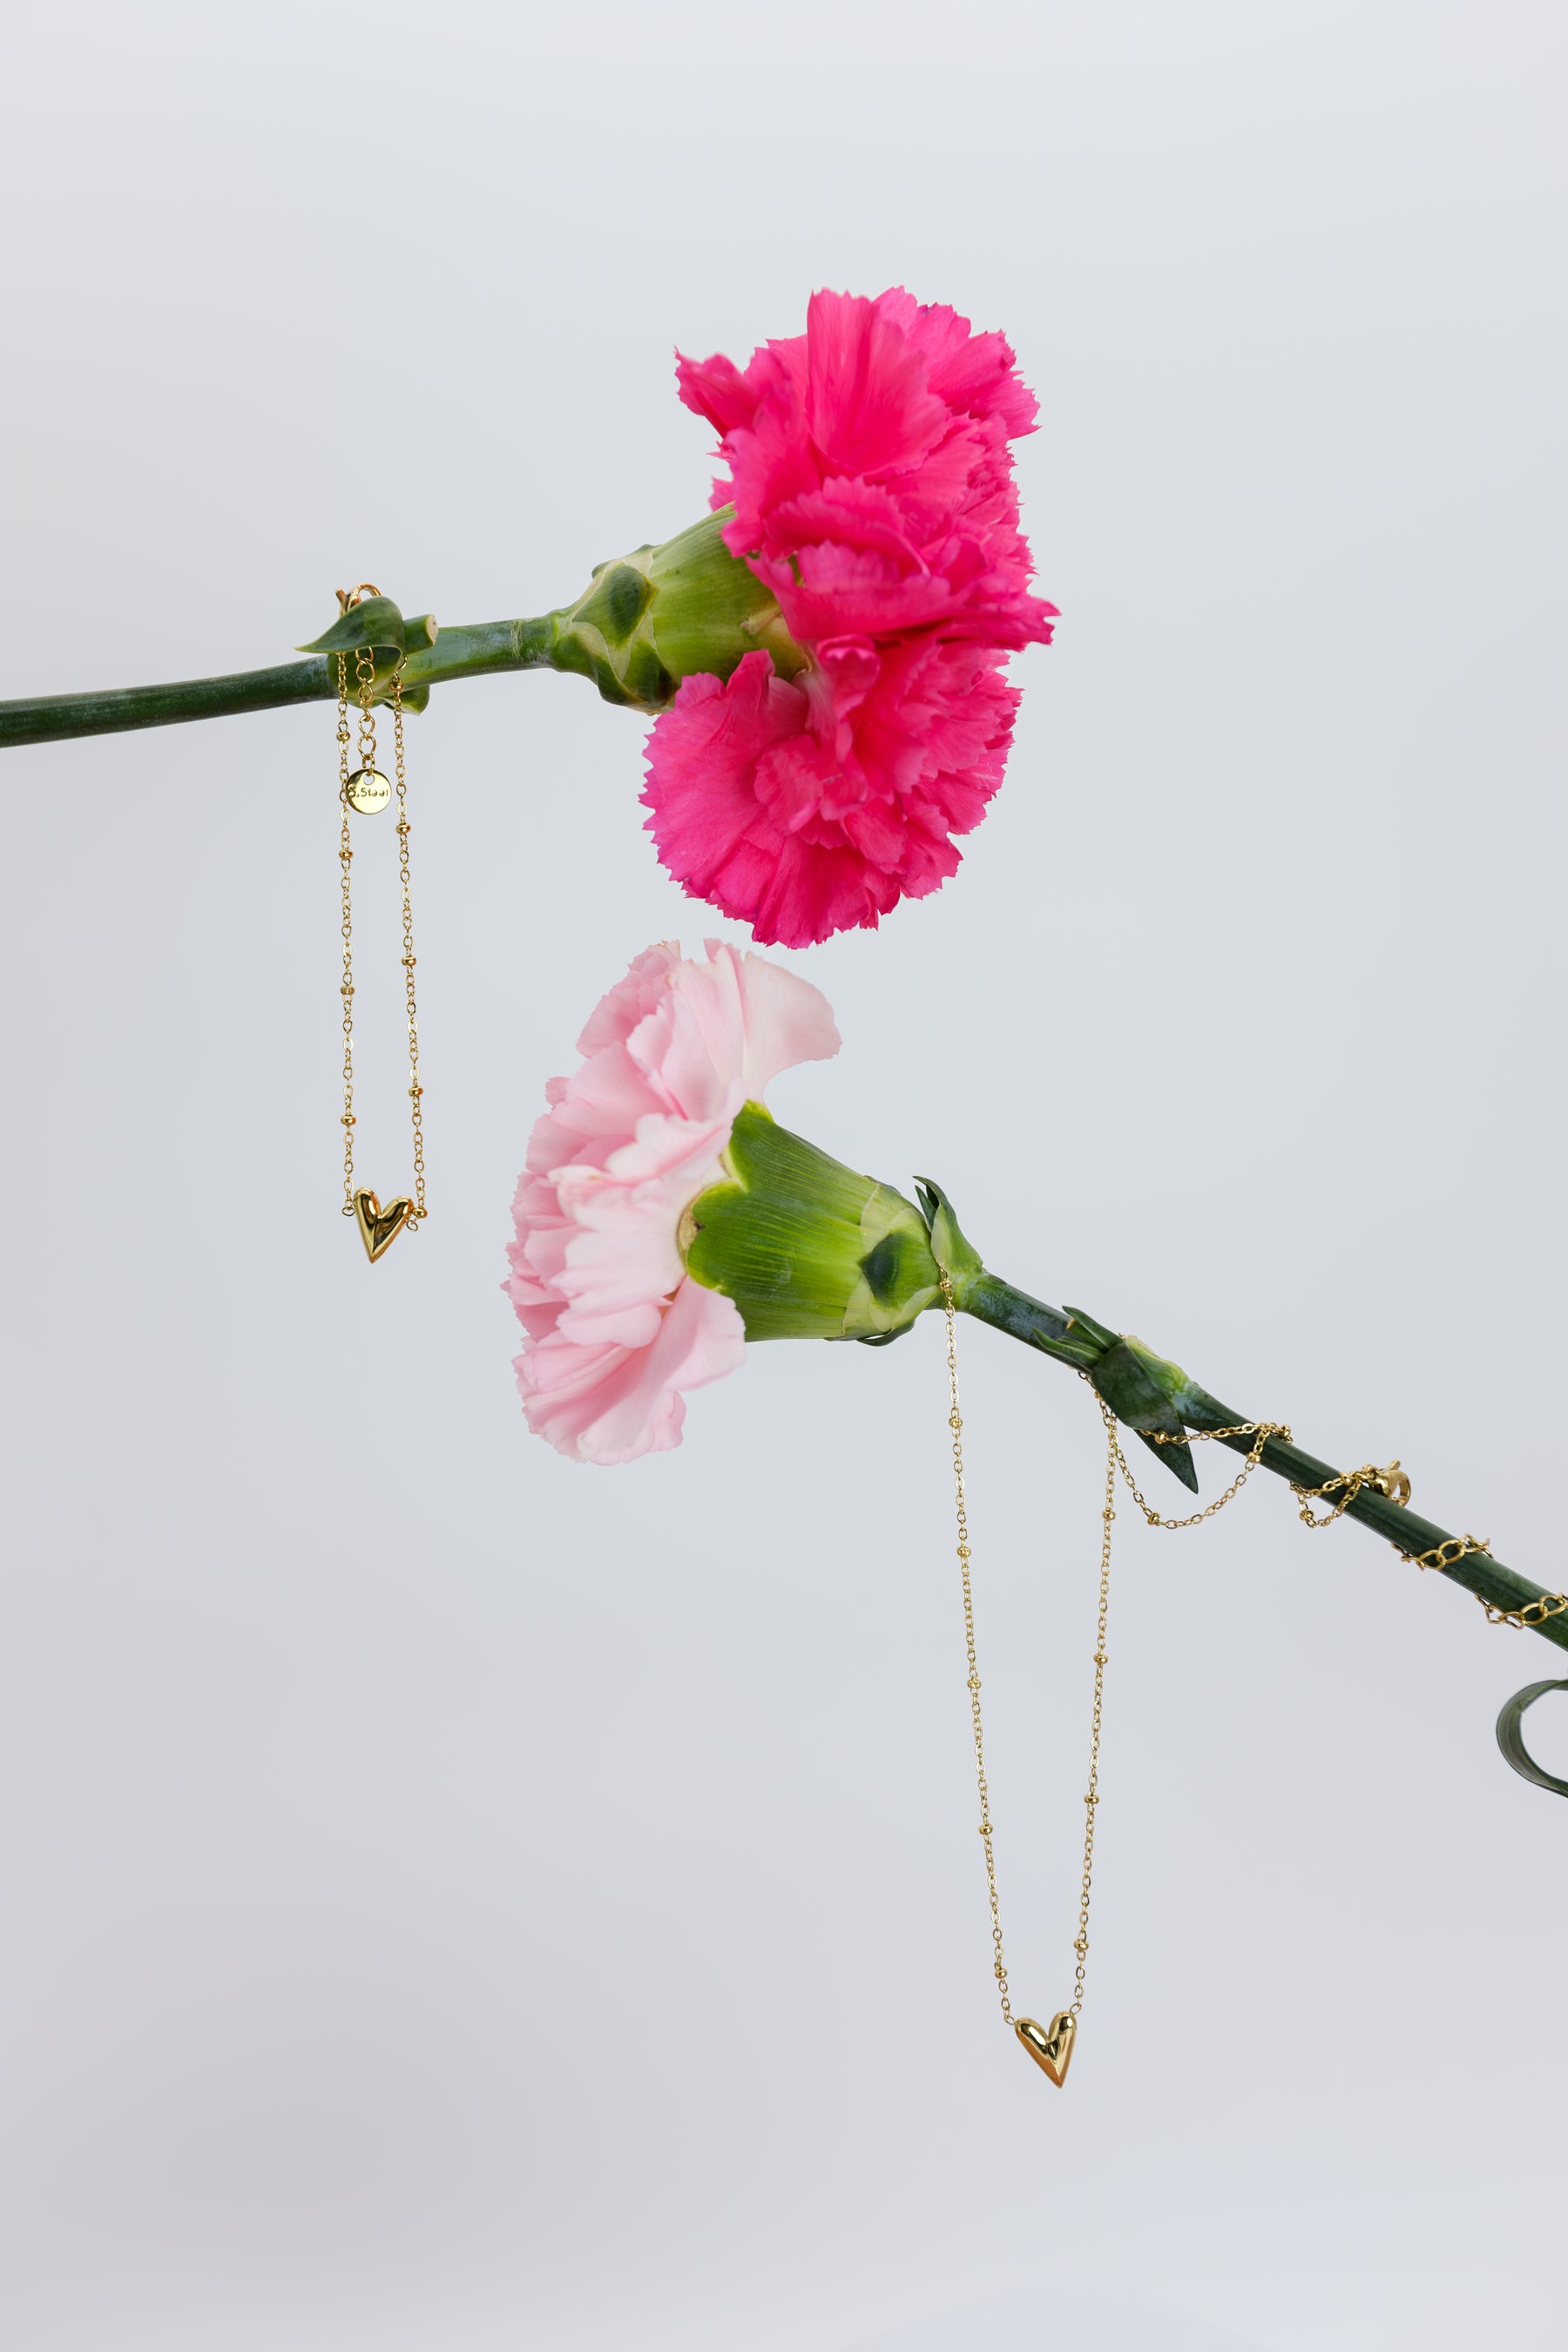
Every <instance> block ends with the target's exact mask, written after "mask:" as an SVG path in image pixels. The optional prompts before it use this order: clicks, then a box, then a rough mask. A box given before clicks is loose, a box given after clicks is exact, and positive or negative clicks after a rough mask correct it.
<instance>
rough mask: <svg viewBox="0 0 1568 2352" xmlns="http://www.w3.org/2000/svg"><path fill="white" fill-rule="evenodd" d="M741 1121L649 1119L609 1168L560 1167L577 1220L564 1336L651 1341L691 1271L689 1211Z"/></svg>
mask: <svg viewBox="0 0 1568 2352" xmlns="http://www.w3.org/2000/svg"><path fill="white" fill-rule="evenodd" d="M742 1099H743V1097H742ZM735 1108H736V1109H737V1110H738V1109H739V1108H740V1103H739V1102H737V1103H736V1105H735ZM732 1124H733V1121H732V1119H731V1118H726V1119H722V1120H718V1121H715V1122H714V1123H713V1124H711V1125H710V1126H699V1125H697V1124H695V1123H694V1122H692V1121H691V1120H689V1119H683V1118H665V1117H655V1118H645V1119H642V1120H640V1121H639V1122H638V1125H637V1135H636V1137H635V1139H633V1140H632V1141H631V1142H630V1143H626V1144H624V1145H623V1146H622V1147H621V1149H620V1150H618V1151H616V1152H614V1153H612V1155H611V1157H610V1160H609V1164H608V1166H607V1167H605V1168H592V1167H589V1168H562V1169H559V1170H558V1171H556V1176H555V1186H556V1194H557V1198H558V1200H559V1202H560V1204H561V1212H562V1214H563V1217H564V1218H565V1220H566V1222H567V1223H568V1225H569V1226H570V1228H571V1229H572V1230H571V1237H570V1239H569V1241H568V1242H567V1244H566V1247H565V1250H564V1252H563V1259H562V1263H561V1265H560V1267H559V1270H558V1271H557V1272H555V1273H554V1275H553V1280H552V1287H553V1288H554V1290H555V1291H556V1293H557V1294H558V1296H559V1297H561V1298H562V1299H563V1300H564V1301H565V1304H564V1306H563V1310H562V1315H561V1321H560V1326H559V1328H560V1330H561V1333H562V1335H563V1338H565V1339H578V1340H582V1341H584V1343H589V1344H591V1343H594V1342H596V1341H599V1340H604V1339H613V1340H614V1341H615V1342H616V1344H617V1345H618V1346H620V1347H624V1348H644V1347H647V1344H648V1342H649V1341H650V1340H651V1339H652V1338H653V1336H654V1334H655V1332H656V1331H657V1330H658V1324H659V1318H660V1317H661V1316H662V1315H663V1313H664V1303H665V1301H666V1300H667V1299H668V1296H669V1294H670V1292H671V1291H672V1290H673V1289H674V1288H675V1286H676V1284H677V1283H678V1282H679V1280H680V1279H681V1276H682V1273H683V1271H684V1269H683V1267H682V1265H681V1259H680V1251H679V1246H678V1244H677V1239H676V1235H677V1232H678V1229H679V1223H680V1213H681V1211H682V1210H683V1209H684V1208H685V1206H686V1204H687V1202H689V1201H692V1200H695V1199H696V1197H697V1195H698V1193H699V1192H703V1191H705V1190H706V1189H707V1187H708V1186H709V1185H710V1184H714V1183H717V1181H719V1178H720V1177H721V1175H722V1173H723V1161H722V1160H721V1157H720V1155H721V1152H722V1150H723V1148H724V1145H725V1144H726V1142H727V1141H728V1140H729V1135H730V1129H731V1125H732Z"/></svg>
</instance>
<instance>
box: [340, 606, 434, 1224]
mask: <svg viewBox="0 0 1568 2352" xmlns="http://www.w3.org/2000/svg"><path fill="white" fill-rule="evenodd" d="M362 588H363V583H362ZM360 593H362V592H361V591H356V592H355V593H354V594H353V596H352V597H345V596H344V595H343V594H342V591H340V592H339V602H340V604H342V607H343V609H344V611H345V612H346V611H351V610H352V609H353V605H354V604H357V603H358V602H359V599H360ZM371 593H375V592H374V590H373V591H372V592H371ZM354 691H355V695H356V698H357V699H358V702H359V744H358V751H359V768H358V770H357V771H356V772H355V774H354V775H353V777H352V778H351V776H350V774H349V746H350V744H351V742H352V741H353V730H351V728H350V725H349V680H348V655H347V653H346V652H344V653H340V654H339V656H338V802H339V805H340V808H341V811H342V816H341V821H340V824H339V828H338V861H339V872H340V874H341V876H342V882H341V886H340V887H341V895H342V919H341V923H340V929H341V933H342V943H343V976H342V983H341V988H340V993H341V995H342V1006H343V1012H342V1032H343V1109H342V1129H343V1207H342V1213H343V1215H344V1216H345V1217H353V1216H357V1215H359V1213H360V1212H359V1209H358V1207H357V1206H356V1195H355V1187H354V1143H353V1134H354V1129H355V1127H356V1125H357V1124H358V1121H357V1120H356V1118H355V1116H354V1049H353V1026H354V1024H353V1001H354V972H353V885H352V881H351V875H352V871H353V855H354V853H353V841H352V839H351V837H350V828H349V818H350V815H351V814H352V813H353V810H354V808H355V806H356V804H357V805H361V806H364V807H368V808H371V809H374V807H375V806H376V805H377V804H378V803H377V801H376V799H375V798H374V796H372V797H371V798H369V799H368V800H367V801H363V802H361V803H356V801H355V799H354V797H353V787H356V786H359V785H360V784H361V782H362V779H365V778H368V779H369V782H370V784H371V785H372V786H374V793H376V794H379V796H380V797H379V805H381V806H383V807H384V805H385V803H386V800H387V798H388V797H389V795H388V793H387V790H386V785H385V781H384V778H383V777H382V776H381V775H380V773H379V772H378V771H377V769H376V765H375V711H374V693H375V656H374V652H373V651H372V649H371V647H370V646H359V647H358V648H357V649H356V651H355V654H354ZM392 727H393V738H394V745H395V753H396V761H395V764H396V771H397V875H398V884H399V887H400V889H401V892H402V898H403V958H402V961H403V992H404V1002H405V1010H406V1015H407V1023H408V1103H409V1113H410V1121H411V1125H412V1128H413V1132H414V1199H413V1202H412V1203H411V1204H410V1203H408V1202H396V1203H395V1204H394V1205H395V1208H396V1210H397V1211H398V1213H399V1214H400V1220H401V1223H406V1224H407V1225H408V1226H409V1227H411V1228H412V1229H413V1230H415V1231H417V1230H418V1227H419V1226H420V1224H421V1223H423V1221H424V1219H425V1218H426V1216H427V1215H428V1213H429V1212H428V1210H427V1209H426V1205H425V1118H424V1102H423V1098H424V1094H425V1088H424V1087H423V1085H422V1084H421V1083H420V1076H419V1021H418V1008H417V1005H416V997H415V985H414V967H415V964H416V961H417V959H416V956H415V953H414V900H413V894H412V889H411V886H410V880H409V871H408V836H409V833H410V831H411V830H412V828H411V826H410V824H409V821H408V774H407V767H406V763H405V755H404V743H403V666H402V663H401V662H399V664H398V666H397V667H396V668H395V670H394V671H393V673H392ZM372 1197H373V1199H374V1196H372ZM378 1254H379V1253H378Z"/></svg>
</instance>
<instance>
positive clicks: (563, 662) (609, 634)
mask: <svg viewBox="0 0 1568 2352" xmlns="http://www.w3.org/2000/svg"><path fill="white" fill-rule="evenodd" d="M733 519H734V509H733V508H732V507H724V508H721V509H720V511H719V512H718V513H717V514H710V515H704V517H703V518H702V520H701V521H700V522H697V523H693V524H692V526H691V528H690V529H689V530H683V531H680V532H679V533H678V534H677V536H676V537H675V538H674V539H667V540H666V541H665V542H664V544H663V546H662V547H652V546H649V547H638V548H634V549H633V551H632V552H631V553H630V554H629V555H623V556H621V557H619V558H618V559H617V560H616V562H613V563H601V564H600V565H599V566H598V568H597V570H596V571H595V573H594V578H593V582H592V584H591V585H590V586H589V587H588V588H587V589H586V590H585V591H584V593H583V594H582V595H581V596H579V598H578V599H577V602H576V603H575V604H572V605H569V606H567V607H565V608H563V610H562V611H560V612H558V613H552V614H551V615H550V618H551V622H552V627H553V632H554V635H553V640H552V649H551V655H550V661H551V666H552V668H555V669H561V670H576V671H578V672H580V673H581V675H582V676H583V677H591V678H592V679H593V680H594V683H595V685H596V686H597V688H598V689H599V692H600V693H601V694H602V695H603V696H604V698H605V701H606V702H617V703H622V704H626V705H629V706H630V707H631V708H632V709H634V710H664V709H668V706H669V704H670V702H671V701H672V700H673V699H674V697H675V689H676V688H677V687H678V686H679V683H680V681H681V679H682V678H683V677H691V676H692V674H693V673H694V672H696V671H698V670H704V671H709V672H711V674H712V675H713V676H714V677H729V675H730V673H731V670H732V669H733V668H734V667H735V666H736V664H737V663H738V662H739V661H740V660H741V658H742V655H745V654H749V653H755V652H757V651H758V650H759V648H760V649H761V650H762V651H763V652H765V653H768V654H770V655H771V656H772V657H773V667H774V668H775V669H776V670H777V672H778V673H779V675H780V677H795V673H796V671H797V670H801V669H804V668H805V658H806V657H805V652H804V651H803V649H802V648H801V647H800V646H797V645H796V644H795V640H794V638H793V637H792V636H791V635H789V632H788V631H787V630H786V629H785V627H784V618H783V615H782V614H781V613H780V611H779V607H778V599H777V598H776V597H775V596H774V595H773V592H772V590H771V589H769V588H765V587H764V586H763V583H762V582H761V581H760V580H759V579H758V578H757V577H756V575H755V573H754V572H752V571H751V570H750V568H749V567H748V566H747V565H746V564H744V563H742V562H741V561H740V559H739V557H738V556H733V555H731V552H730V551H729V549H728V548H727V547H726V546H725V544H724V542H723V540H722V539H721V536H720V533H721V531H722V530H723V528H724V526H725V524H726V523H728V522H731V521H732V520H733Z"/></svg>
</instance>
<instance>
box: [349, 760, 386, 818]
mask: <svg viewBox="0 0 1568 2352" xmlns="http://www.w3.org/2000/svg"><path fill="white" fill-rule="evenodd" d="M348 796H349V806H350V808H352V809H357V810H358V811H359V813H360V814H361V816H374V815H375V814H376V812H377V810H378V809H384V807H385V806H386V803H387V802H388V801H389V800H390V799H391V798H392V786H391V785H390V784H389V783H388V782H387V781H386V778H385V777H384V775H383V774H382V772H381V770H380V769H379V768H356V769H355V770H354V772H353V775H352V776H351V777H350V778H349V781H348Z"/></svg>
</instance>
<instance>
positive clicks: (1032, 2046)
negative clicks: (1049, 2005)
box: [1013, 2009, 1078, 2091]
mask: <svg viewBox="0 0 1568 2352" xmlns="http://www.w3.org/2000/svg"><path fill="white" fill-rule="evenodd" d="M1013 2031H1014V2032H1015V2033H1016V2035H1017V2037H1018V2039H1019V2041H1020V2042H1022V2043H1023V2045H1024V2047H1025V2049H1026V2051H1027V2052H1028V2053H1029V2055H1030V2057H1031V2058H1032V2059H1033V2060H1034V2062H1035V2063H1036V2065H1037V2066H1038V2067H1040V2068H1041V2069H1042V2071H1043V2072H1044V2073H1046V2074H1048V2075H1049V2076H1050V2078H1051V2080H1052V2082H1053V2083H1054V2084H1056V2086H1057V2088H1058V2091H1059V2090H1060V2089H1061V2086H1062V2084H1064V2083H1065V2082H1066V2081H1067V2078H1068V2067H1069V2066H1070V2065H1071V2064H1072V2045H1073V2042H1074V2040H1075V2039H1076V2037H1077V2034H1078V2020H1077V2018H1076V2017H1075V2016H1074V2015H1073V2013H1072V2011H1071V2010H1070V2009H1058V2011H1057V2013H1056V2015H1055V2016H1054V2017H1053V2018H1052V2020H1051V2021H1050V2023H1049V2024H1048V2025H1037V2024H1036V2023H1035V2021H1034V2019H1033V2018H1032V2017H1017V2018H1015V2019H1014V2021H1013Z"/></svg>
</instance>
